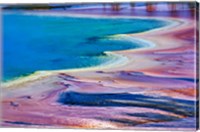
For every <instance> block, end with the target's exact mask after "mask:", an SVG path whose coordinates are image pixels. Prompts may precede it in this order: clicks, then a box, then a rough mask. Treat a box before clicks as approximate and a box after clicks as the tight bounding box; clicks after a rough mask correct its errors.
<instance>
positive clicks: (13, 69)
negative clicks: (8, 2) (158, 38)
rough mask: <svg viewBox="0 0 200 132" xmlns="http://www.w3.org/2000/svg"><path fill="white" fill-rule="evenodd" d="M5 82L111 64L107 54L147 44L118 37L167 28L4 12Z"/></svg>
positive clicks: (136, 21) (151, 21)
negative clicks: (49, 72) (108, 62)
mask: <svg viewBox="0 0 200 132" xmlns="http://www.w3.org/2000/svg"><path fill="white" fill-rule="evenodd" d="M2 17H3V81H8V80H12V79H15V78H17V77H20V76H25V75H28V74H31V73H33V72H35V71H39V70H60V69H73V68H82V67H91V66H96V65H99V64H102V63H104V62H106V61H109V59H110V57H108V56H107V55H106V54H104V52H105V51H115V50H125V49H134V48H140V47H143V46H144V45H142V44H140V43H137V42H133V41H131V40H129V39H125V38H123V37H120V38H116V37H115V38H113V37H111V38H109V36H111V35H116V34H130V33H138V32H143V31H147V30H151V29H155V28H159V27H162V26H165V25H166V22H164V21H160V20H155V19H130V18H119V19H109V18H83V17H69V16H68V17H67V16H59V17H58V16H38V15H25V14H23V13H3V16H2Z"/></svg>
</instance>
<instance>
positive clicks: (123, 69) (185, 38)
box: [2, 9, 197, 130]
mask: <svg viewBox="0 0 200 132" xmlns="http://www.w3.org/2000/svg"><path fill="white" fill-rule="evenodd" d="M90 10H94V9H80V10H75V11H70V13H72V14H73V13H74V14H76V13H80V11H81V13H82V14H87V15H88V14H93V15H94V14H95V15H102V16H103V15H106V13H105V12H102V11H101V10H102V9H101V10H100V9H98V10H97V9H96V11H95V12H91V11H90ZM108 12H109V15H115V16H124V15H126V16H127V12H126V11H123V10H122V11H119V12H118V14H115V13H114V12H111V11H108ZM108 12H107V13H108ZM144 12H145V11H143V10H141V11H136V12H135V14H134V12H132V13H131V14H128V15H129V16H145V17H146V16H150V17H152V18H160V17H162V16H164V18H165V19H168V20H172V21H175V22H177V23H178V24H177V25H176V26H171V27H168V28H163V29H161V30H155V31H150V32H144V33H139V34H128V35H129V36H131V37H137V38H140V39H144V40H147V41H150V42H153V43H154V44H155V46H154V47H151V48H144V49H139V50H127V51H116V52H115V53H117V54H120V55H123V56H126V57H127V58H128V62H127V63H126V64H124V65H120V66H113V67H105V68H100V69H99V70H97V69H91V70H90V69H88V70H80V71H60V72H55V73H52V74H51V75H48V76H44V77H40V78H39V77H38V79H34V80H31V81H25V82H21V83H17V84H12V85H8V86H6V87H5V88H4V89H3V98H2V112H3V113H2V119H3V121H2V126H5V127H39V128H40V127H41V128H42V127H47V128H98V129H107V128H108V129H136V130H165V129H166V128H167V130H194V129H196V118H195V112H196V111H195V109H196V94H197V93H196V90H197V89H196V81H197V78H196V43H195V28H196V27H195V26H196V25H195V20H194V15H193V14H194V11H192V10H184V11H183V12H184V13H187V12H188V13H189V14H190V15H188V14H187V15H184V16H181V15H177V14H180V13H181V12H182V11H181V10H180V11H177V12H176V15H174V14H175V13H174V12H173V13H171V14H170V12H169V11H165V12H162V11H160V12H158V13H149V12H148V13H146V14H144ZM63 13H64V12H63Z"/></svg>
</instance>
